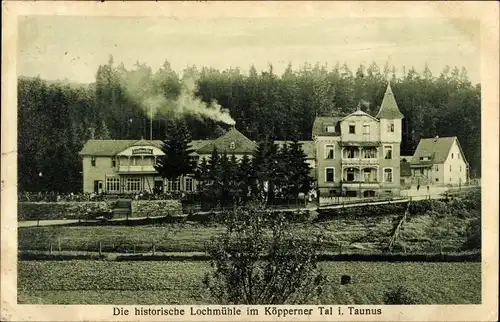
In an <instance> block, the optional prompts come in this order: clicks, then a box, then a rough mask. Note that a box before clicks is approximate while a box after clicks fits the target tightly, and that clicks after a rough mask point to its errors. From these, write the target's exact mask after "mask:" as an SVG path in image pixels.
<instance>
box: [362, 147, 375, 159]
mask: <svg viewBox="0 0 500 322" xmlns="http://www.w3.org/2000/svg"><path fill="white" fill-rule="evenodd" d="M363 158H365V159H375V158H377V149H374V148H368V149H363Z"/></svg>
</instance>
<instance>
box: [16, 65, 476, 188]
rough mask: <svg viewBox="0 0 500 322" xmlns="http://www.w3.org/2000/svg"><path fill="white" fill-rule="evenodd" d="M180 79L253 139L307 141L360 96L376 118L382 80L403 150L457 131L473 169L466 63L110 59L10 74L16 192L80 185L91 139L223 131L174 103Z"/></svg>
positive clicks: (471, 94)
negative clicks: (34, 74)
mask: <svg viewBox="0 0 500 322" xmlns="http://www.w3.org/2000/svg"><path fill="white" fill-rule="evenodd" d="M400 74H402V75H403V76H398V75H400ZM188 78H189V79H194V80H195V84H196V88H195V91H194V93H193V95H194V96H195V97H197V98H199V99H200V100H201V101H202V102H205V103H207V105H208V104H210V103H211V102H214V101H215V102H218V103H219V104H220V105H221V106H222V108H224V109H227V110H228V111H229V112H230V115H231V116H232V118H233V119H234V120H235V121H236V127H237V128H238V130H240V132H242V133H243V134H244V135H246V136H247V137H249V138H250V139H252V140H255V141H262V140H266V139H267V140H290V139H291V138H297V139H299V140H310V139H311V128H312V124H313V122H314V119H315V117H316V116H329V115H338V114H345V113H349V112H352V111H354V110H355V109H356V107H357V105H358V103H359V102H363V104H362V109H363V110H364V111H365V112H367V113H369V114H371V115H375V114H376V113H377V111H378V106H379V105H380V103H381V101H382V98H383V94H384V91H385V88H386V86H387V80H388V79H389V80H390V81H391V86H392V89H393V92H394V95H395V97H396V99H397V102H398V105H399V108H400V110H401V112H402V113H403V114H404V116H405V118H404V119H403V142H402V146H401V154H402V155H404V154H412V153H413V152H414V150H415V148H416V146H417V144H418V142H419V140H420V138H424V137H433V136H435V135H439V136H441V137H444V136H457V137H458V139H459V141H460V143H461V145H462V147H463V149H464V153H465V155H466V157H467V160H468V161H469V163H470V165H471V170H472V172H471V174H472V175H473V176H479V175H480V171H481V168H480V166H481V164H480V160H481V156H480V147H481V139H480V138H481V122H480V116H481V114H480V113H481V112H480V105H481V97H480V93H481V87H480V85H479V84H478V85H473V84H471V82H470V81H469V79H468V77H467V71H466V70H465V69H464V68H462V69H459V68H457V67H454V68H452V67H449V66H446V67H445V68H444V69H443V71H442V72H441V74H440V75H438V76H437V77H436V76H434V75H432V73H431V72H430V70H429V68H428V67H427V66H424V68H423V71H422V72H421V73H419V72H417V70H416V69H414V68H410V69H409V70H407V71H406V70H405V71H403V72H400V71H399V72H398V71H397V70H396V68H395V67H394V66H389V65H388V64H386V65H385V66H383V67H382V68H380V67H379V66H378V65H377V64H375V63H372V64H370V65H369V66H365V65H360V66H359V67H358V68H357V69H356V70H355V71H352V70H351V69H350V68H349V67H348V66H347V65H346V64H344V65H341V64H338V63H337V64H336V65H334V66H332V67H328V66H327V65H320V64H315V65H311V64H309V63H306V64H304V65H302V66H300V67H299V68H297V69H294V68H293V67H292V65H289V66H288V68H287V69H286V70H285V71H284V72H283V73H282V74H281V75H278V74H277V73H275V72H274V70H273V66H272V65H269V68H268V69H267V70H264V71H262V72H260V73H258V72H257V70H256V69H255V68H254V67H253V66H251V67H250V70H249V72H248V73H244V72H242V71H241V70H240V69H238V68H229V69H226V70H223V71H221V70H217V69H214V68H209V67H202V68H196V67H192V66H191V67H187V68H186V69H185V70H184V71H183V73H182V76H181V75H180V74H178V73H177V72H176V71H175V70H173V69H172V68H171V66H170V64H169V63H168V61H166V62H165V63H164V64H163V66H162V67H161V68H160V69H159V70H158V71H156V72H153V71H152V69H151V67H149V66H147V65H146V64H141V63H137V64H136V65H135V66H134V67H133V68H132V69H130V70H127V69H126V68H125V67H124V65H123V64H116V63H115V62H114V61H113V59H112V57H111V58H110V60H109V62H108V63H107V64H105V65H102V66H100V67H99V68H98V70H97V73H96V82H95V83H92V84H86V85H79V84H72V83H64V82H48V81H45V80H41V79H40V78H26V77H20V78H19V79H18V107H19V108H18V111H19V112H18V126H19V128H18V143H19V151H18V162H19V167H18V169H19V176H18V178H19V182H18V184H19V188H20V190H24V191H39V190H53V191H60V192H69V191H75V192H78V191H80V190H81V186H82V185H81V180H82V174H81V171H82V167H81V160H80V159H79V157H78V152H79V151H80V150H81V148H82V146H83V144H84V142H86V141H87V140H88V139H90V138H95V139H101V138H102V139H140V138H141V137H143V138H146V139H149V138H150V134H152V138H153V139H158V140H163V139H164V138H165V132H166V129H167V128H168V127H169V126H170V125H171V124H172V123H176V122H177V121H178V120H184V121H185V122H186V124H187V127H188V129H189V131H190V133H191V135H192V138H193V139H209V138H214V137H217V136H218V135H221V134H222V133H224V131H226V130H227V128H228V126H226V125H225V124H224V123H221V122H217V121H215V120H213V119H210V118H206V117H203V116H201V115H199V114H193V113H189V112H185V111H183V110H182V106H175V105H174V104H173V103H172V102H173V101H175V99H177V98H178V97H179V95H181V92H182V90H183V86H185V84H186V82H187V80H188ZM154 95H160V96H162V97H164V98H165V99H166V103H165V106H164V108H162V109H161V110H157V111H155V114H154V119H153V121H152V122H151V121H150V120H149V115H150V111H149V110H148V109H147V107H146V105H147V104H146V105H145V104H144V103H145V102H149V101H151V100H150V98H151V97H155V96H154ZM156 112H157V113H156ZM457 124H460V126H456V125H457Z"/></svg>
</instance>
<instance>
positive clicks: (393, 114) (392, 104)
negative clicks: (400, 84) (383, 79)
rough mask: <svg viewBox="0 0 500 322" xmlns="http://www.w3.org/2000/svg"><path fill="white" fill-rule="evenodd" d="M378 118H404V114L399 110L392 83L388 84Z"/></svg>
mask: <svg viewBox="0 0 500 322" xmlns="http://www.w3.org/2000/svg"><path fill="white" fill-rule="evenodd" d="M376 117H377V118H378V119H402V118H404V116H403V114H402V113H401V112H400V111H399V108H398V104H397V103H396V99H395V98H394V94H393V93H392V89H391V83H388V84H387V89H386V90H385V94H384V99H383V100H382V104H381V105H380V110H379V111H378V114H377V116H376Z"/></svg>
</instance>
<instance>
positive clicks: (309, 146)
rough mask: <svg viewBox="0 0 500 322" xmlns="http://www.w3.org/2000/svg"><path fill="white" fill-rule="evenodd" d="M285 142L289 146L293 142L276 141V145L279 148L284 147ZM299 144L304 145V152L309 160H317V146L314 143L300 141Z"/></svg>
mask: <svg viewBox="0 0 500 322" xmlns="http://www.w3.org/2000/svg"><path fill="white" fill-rule="evenodd" d="M285 142H286V143H287V144H288V145H290V144H291V143H292V141H274V143H276V144H277V145H278V146H279V147H282V146H283V144H284V143H285ZM299 143H301V144H302V150H304V153H305V154H306V156H307V158H308V159H315V158H316V146H315V144H314V141H299Z"/></svg>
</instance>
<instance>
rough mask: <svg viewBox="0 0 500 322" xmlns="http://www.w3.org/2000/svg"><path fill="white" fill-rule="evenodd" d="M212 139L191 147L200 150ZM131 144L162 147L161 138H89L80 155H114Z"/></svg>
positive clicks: (193, 144)
mask: <svg viewBox="0 0 500 322" xmlns="http://www.w3.org/2000/svg"><path fill="white" fill-rule="evenodd" d="M209 142H211V141H210V140H193V141H191V147H192V149H193V150H195V151H196V150H198V149H200V148H201V147H203V146H204V145H206V144H207V143H209ZM131 146H154V147H157V148H159V149H161V146H162V141H160V140H152V141H150V140H144V139H140V140H88V141H87V142H86V143H85V144H84V145H83V148H82V150H81V151H80V155H93V156H113V155H117V154H118V153H120V152H122V151H123V150H125V149H127V148H129V147H131Z"/></svg>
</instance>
